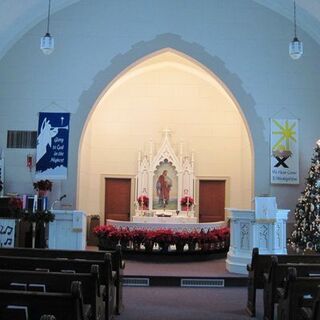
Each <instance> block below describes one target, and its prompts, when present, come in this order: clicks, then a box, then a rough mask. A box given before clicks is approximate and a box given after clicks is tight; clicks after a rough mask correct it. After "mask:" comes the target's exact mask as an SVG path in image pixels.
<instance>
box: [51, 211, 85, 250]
mask: <svg viewBox="0 0 320 320" xmlns="http://www.w3.org/2000/svg"><path fill="white" fill-rule="evenodd" d="M52 213H54V214H55V220H54V221H53V222H50V223H49V244H48V247H49V249H70V250H85V249H86V230H87V217H86V214H85V213H84V212H82V211H72V210H52Z"/></svg>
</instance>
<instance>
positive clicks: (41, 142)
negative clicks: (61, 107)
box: [36, 112, 70, 180]
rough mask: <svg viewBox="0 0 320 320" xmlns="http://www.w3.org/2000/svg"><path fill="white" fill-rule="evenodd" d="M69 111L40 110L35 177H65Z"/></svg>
mask: <svg viewBox="0 0 320 320" xmlns="http://www.w3.org/2000/svg"><path fill="white" fill-rule="evenodd" d="M69 120H70V113H65V112H63V113H61V112H59V113H53V112H40V113H39V125H38V137H37V157H36V179H53V180H62V179H67V169H68V148H69Z"/></svg>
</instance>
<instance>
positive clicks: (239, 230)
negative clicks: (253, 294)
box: [226, 207, 289, 274]
mask: <svg viewBox="0 0 320 320" xmlns="http://www.w3.org/2000/svg"><path fill="white" fill-rule="evenodd" d="M256 208H257V207H256ZM228 211H229V218H230V247H229V252H228V255H227V260H226V267H227V270H228V271H229V272H234V273H242V274H247V267H246V266H247V264H248V263H250V262H251V257H252V249H253V248H255V247H257V248H259V253H261V254H287V247H286V222H287V219H288V213H289V210H279V209H276V212H274V213H273V215H272V216H273V218H272V219H268V217H266V218H264V219H259V218H257V214H256V211H255V210H239V209H228ZM258 216H260V215H259V214H258Z"/></svg>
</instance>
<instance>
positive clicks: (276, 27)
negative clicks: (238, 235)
mask: <svg viewBox="0 0 320 320" xmlns="http://www.w3.org/2000/svg"><path fill="white" fill-rule="evenodd" d="M45 22H46V21H42V22H41V23H40V24H38V25H37V26H35V27H34V28H32V29H30V30H25V34H24V35H23V36H22V37H21V38H20V40H19V41H17V42H16V44H15V45H13V46H12V48H11V50H9V51H8V52H7V54H6V55H5V56H4V57H3V58H2V59H1V61H0V146H2V147H4V155H5V157H6V169H5V172H6V185H5V188H6V190H7V191H17V192H32V175H30V173H29V171H28V169H27V168H26V167H25V157H26V154H27V153H29V152H30V150H13V149H10V150H8V149H6V148H5V146H6V133H7V130H9V129H10V130H19V129H20V130H36V128H37V119H38V112H39V111H48V109H49V110H51V107H50V104H51V102H52V101H54V102H55V103H56V104H57V105H58V107H54V109H55V110H60V111H66V110H69V111H70V112H71V113H72V114H71V132H70V140H71V143H70V150H69V174H68V180H66V181H63V182H62V183H61V186H59V190H58V191H57V189H56V190H55V191H54V192H57V193H60V194H64V193H67V195H68V198H67V201H68V202H70V203H71V204H72V206H73V207H75V206H76V192H77V176H78V154H79V153H78V152H79V141H80V137H81V133H82V130H83V128H84V124H85V121H86V119H87V116H88V114H89V112H90V110H91V108H92V107H93V106H94V105H95V103H96V102H97V100H98V98H99V95H100V94H101V93H102V92H103V91H104V90H105V88H106V87H107V86H108V85H109V84H110V83H111V82H112V81H113V80H114V79H115V78H116V77H117V76H118V75H119V73H121V72H122V71H124V70H125V69H126V68H127V67H129V66H130V65H132V64H133V63H135V62H136V61H137V60H139V59H142V58H143V57H145V56H146V55H149V54H151V53H153V52H155V51H157V50H161V49H163V48H167V47H171V48H173V49H176V50H178V51H180V52H182V53H184V54H186V55H188V56H190V57H191V58H193V59H195V60H198V61H199V62H200V63H201V64H202V65H204V66H205V67H206V68H208V69H209V70H211V71H212V72H213V73H214V74H216V75H217V77H219V78H220V79H221V80H222V81H223V83H224V84H225V85H226V87H227V88H228V89H229V90H230V92H231V93H232V95H233V96H234V97H235V99H236V100H237V101H238V103H239V105H240V106H241V108H242V110H243V114H244V116H245V117H246V119H247V122H248V126H249V128H250V131H251V133H252V139H253V146H254V154H255V159H254V179H255V181H254V186H255V193H256V194H261V193H268V194H272V195H275V196H277V198H278V204H279V206H280V207H281V208H289V209H293V208H294V207H295V204H296V201H297V198H298V197H299V194H300V192H301V191H302V190H303V187H304V180H303V177H304V176H306V173H307V170H308V168H309V166H310V159H311V155H312V148H313V146H314V144H315V141H316V140H317V139H318V138H319V129H318V128H319V126H318V122H319V119H320V108H319V107H318V104H319V101H320V91H319V90H318V84H319V82H320V65H319V63H318V57H319V56H320V48H319V45H318V44H317V43H315V42H314V41H313V39H312V38H311V37H309V36H308V34H306V33H304V32H303V31H302V30H298V31H299V38H300V39H302V40H303V42H304V47H305V54H304V56H303V58H302V59H301V60H298V61H293V60H291V59H290V58H289V56H288V42H289V41H290V40H291V39H292V21H289V20H287V19H285V18H284V17H282V16H280V15H278V14H276V13H275V12H274V11H271V10H268V9H266V8H265V7H263V6H260V5H259V4H257V3H256V2H254V1H251V0H241V1H237V0H227V1H220V0H200V1H184V0H174V1H172V0H154V1H149V0H137V1H126V0H122V1H119V0H109V1H105V0H95V1H94V4H93V3H92V1H87V0H81V1H79V2H78V3H75V4H73V5H71V6H69V7H66V8H64V9H63V10H61V11H58V12H56V13H55V14H54V15H53V16H52V19H51V28H50V31H51V33H52V35H54V37H55V40H56V50H55V52H54V53H53V54H52V55H51V56H44V55H43V54H42V53H41V52H40V50H39V39H40V37H41V36H42V35H43V32H44V30H45ZM283 108H285V109H283ZM281 110H283V111H281ZM279 111H281V112H280V114H281V116H284V117H285V116H288V114H289V115H290V117H292V114H293V115H294V116H296V117H297V118H299V119H300V120H301V121H300V125H301V126H300V141H301V144H300V160H301V161H300V175H301V184H300V185H298V186H286V185H284V186H273V185H270V179H269V153H270V151H269V130H268V129H269V118H270V117H271V116H272V115H274V114H276V113H279ZM197 145H198V144H197ZM133 167H134V166H133V165H132V168H133Z"/></svg>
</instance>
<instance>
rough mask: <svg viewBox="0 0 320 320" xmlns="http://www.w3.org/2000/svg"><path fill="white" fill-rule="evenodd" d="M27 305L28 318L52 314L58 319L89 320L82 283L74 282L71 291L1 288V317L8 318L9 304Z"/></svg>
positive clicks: (38, 317)
mask: <svg viewBox="0 0 320 320" xmlns="http://www.w3.org/2000/svg"><path fill="white" fill-rule="evenodd" d="M8 305H10V306H20V307H27V313H28V319H40V317H41V316H42V315H43V314H51V315H54V316H55V317H56V319H64V320H87V319H86V318H85V316H84V312H83V301H82V291H81V283H80V282H77V281H76V282H73V283H72V285H71V290H70V292H69V293H47V292H30V291H16V290H0V319H8V318H7V316H6V314H7V311H8V308H7V306H8Z"/></svg>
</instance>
